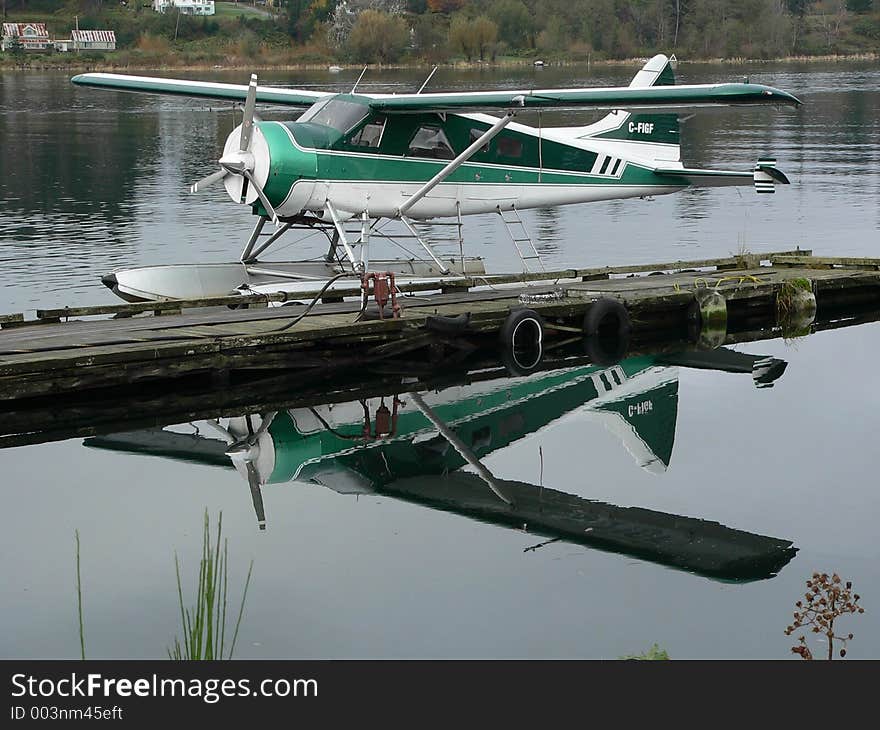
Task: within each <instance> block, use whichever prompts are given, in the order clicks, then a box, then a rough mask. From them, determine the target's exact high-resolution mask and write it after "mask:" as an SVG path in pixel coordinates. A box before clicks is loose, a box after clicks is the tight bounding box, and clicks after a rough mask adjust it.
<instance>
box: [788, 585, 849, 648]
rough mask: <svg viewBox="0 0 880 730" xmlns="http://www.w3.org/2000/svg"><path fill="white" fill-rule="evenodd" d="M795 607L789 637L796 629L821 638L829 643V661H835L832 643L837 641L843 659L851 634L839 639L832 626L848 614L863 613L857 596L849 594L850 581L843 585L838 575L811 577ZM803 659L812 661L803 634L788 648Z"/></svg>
mask: <svg viewBox="0 0 880 730" xmlns="http://www.w3.org/2000/svg"><path fill="white" fill-rule="evenodd" d="M794 605H795V609H796V610H795V612H794V622H793V623H792V624H791V625H790V626H788V628H786V629H785V634H786V636H791V634H793V633H794V632H795V631H796V630H797V629H808V630H809V632H810V633H814V634H821V635H823V636H824V637H825V638H826V639H827V640H828V658H829V659H833V658H834V642H835V641H839V642H840V643H841V644H842V646H841V648H840V652H839V653H840V656H841V657H845V656H846V644H847V642H848V641H849V640H850V639H852V638H853V635H852V634H846V635H845V636H844V635H838V634H836V633H835V632H834V622H835V621H836V620H837V619H838V618H840V617H841V616H843V615H844V614H847V613H864V612H865V609H864V608H862V607H861V606H860V605H859V594H858V593H853V592H852V581H846V583H844V582H843V581H842V580H841V579H840V576H839V575H837V573H834V574H832V575H831V576H829V575H828V573H813V577H812V578H811V579H810V580H808V581H807V592H806V593H804V598H803V600H800V601H798V602H797V603H795V604H794ZM791 650H792V651H793V652H794V653H795V654H799V655H800V656H801V658H802V659H812V658H813V652H811V651H810V648H809V647H808V646H807V639H806V635H805V634H801V636H799V637H798V643H797V644H796V645H795V646H793V647H791Z"/></svg>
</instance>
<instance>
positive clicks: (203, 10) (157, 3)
mask: <svg viewBox="0 0 880 730" xmlns="http://www.w3.org/2000/svg"><path fill="white" fill-rule="evenodd" d="M153 10H155V11H156V12H157V13H166V12H169V11H171V12H174V11H175V10H176V11H178V12H179V13H180V14H181V15H213V14H214V0H153Z"/></svg>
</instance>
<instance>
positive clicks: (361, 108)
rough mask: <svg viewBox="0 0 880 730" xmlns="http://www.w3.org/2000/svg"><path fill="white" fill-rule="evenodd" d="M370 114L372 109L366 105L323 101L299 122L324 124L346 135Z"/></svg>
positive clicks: (329, 100) (330, 100)
mask: <svg viewBox="0 0 880 730" xmlns="http://www.w3.org/2000/svg"><path fill="white" fill-rule="evenodd" d="M369 113H370V108H369V107H368V106H366V105H365V104H358V103H356V102H353V101H343V100H342V99H334V98H331V99H327V100H326V101H325V100H323V99H322V100H321V101H319V102H317V103H315V104H312V106H310V107H309V108H308V109H306V111H305V113H304V114H303V115H302V116H301V117H300V118H299V120H298V121H300V122H311V123H312V124H323V125H325V126H327V127H332V128H333V129H335V130H336V131H338V132H342V133H343V134H344V133H345V132H348V131H349V130H350V129H353V128H354V127H356V126H357V125H358V124H359V123H360V122H361V121H362V120H363V119H364V117H366V116H367V115H368V114H369Z"/></svg>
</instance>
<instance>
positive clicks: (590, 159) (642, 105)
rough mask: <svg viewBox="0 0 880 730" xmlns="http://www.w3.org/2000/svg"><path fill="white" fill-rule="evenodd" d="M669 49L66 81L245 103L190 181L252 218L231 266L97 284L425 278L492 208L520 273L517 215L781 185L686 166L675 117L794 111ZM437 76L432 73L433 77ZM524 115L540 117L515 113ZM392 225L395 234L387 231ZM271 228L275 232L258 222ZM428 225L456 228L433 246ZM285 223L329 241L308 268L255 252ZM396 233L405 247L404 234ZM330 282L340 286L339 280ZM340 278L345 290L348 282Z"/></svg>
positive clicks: (256, 286)
mask: <svg viewBox="0 0 880 730" xmlns="http://www.w3.org/2000/svg"><path fill="white" fill-rule="evenodd" d="M675 65H676V61H675V57H674V56H673V57H667V56H665V55H662V54H661V55H657V56H654V57H653V58H652V59H650V60H649V61H648V62H647V63H645V64H644V66H643V67H642V68H641V70H639V71H638V72H637V73H636V75H635V77H634V78H633V79H632V81H631V83H630V84H629V86H621V87H594V88H556V89H521V90H507V89H505V90H490V91H469V92H458V93H444V92H425V87H426V86H427V84H428V82H429V81H430V80H431V76H429V77H428V78H427V79H426V80H425V82H424V83H423V84H422V86H421V88H419V89H418V90H417V91H415V92H413V93H398V94H387V93H362V92H359V91H358V86H359V84H360V81H361V78H362V77H363V73H362V74H361V78H359V79H358V81H357V82H356V83H355V84H354V86H353V88H352V89H351V91H350V92H349V93H342V94H340V93H332V92H323V91H315V90H308V89H288V88H280V87H275V86H264V85H263V86H261V85H259V84H258V80H257V76H256V75H251V78H250V83H249V84H248V85H239V84H227V83H214V82H202V81H189V80H179V79H164V78H154V77H142V76H130V75H121V74H110V73H85V74H80V75H77V76H74V77H73V78H72V81H73V83H74V84H77V85H80V86H87V87H95V88H100V89H113V90H122V91H130V92H142V93H151V94H171V95H177V96H188V97H194V98H202V99H213V100H226V101H230V102H233V103H237V104H242V105H243V113H242V122H241V124H240V125H238V126H237V127H236V128H235V129H234V130H233V131H232V132H231V133H230V134H229V136H228V138H227V140H226V143H225V146H224V149H223V154H222V156H221V157H220V159H219V160H218V166H217V169H216V170H215V171H213V172H211V173H210V174H209V175H207V176H206V177H204V178H202V179H201V180H199V181H197V182H195V183H194V184H192V186H191V187H190V191H191V192H192V193H198V192H200V191H202V190H204V189H205V188H207V187H208V186H210V185H212V184H217V183H222V184H223V185H224V186H225V188H226V192H227V193H228V195H229V197H230V198H231V199H232V200H233V202H235V203H238V204H242V205H247V206H249V207H250V208H251V210H252V212H253V214H254V215H255V216H256V218H257V220H256V223H255V226H254V228H253V231H252V233H251V235H250V236H249V238H248V239H247V241H246V242H245V245H244V249H243V251H242V253H241V256H240V259H239V261H237V262H234V263H227V264H222V263H221V264H188V265H170V266H150V267H141V268H136V269H127V270H121V271H115V272H112V273H110V274H108V275H106V276H104V277H103V279H102V280H103V282H104V284H105V285H107V286H108V287H109V288H110V289H111V290H112V291H113V292H114V293H116V294H117V295H118V296H120V297H122V298H123V299H126V300H129V301H153V300H163V299H180V298H203V297H209V296H215V295H216V296H225V295H228V294H232V293H235V292H240V293H254V292H260V291H263V292H265V291H271V292H275V291H290V292H293V293H294V294H295V292H296V291H306V290H314V289H315V288H316V284H320V283H322V282H324V283H327V284H332V285H333V286H340V287H342V286H344V285H346V282H343V281H342V278H344V277H347V276H348V277H352V276H353V277H359V276H360V277H364V276H366V275H367V272H368V271H370V270H372V271H383V272H386V271H387V272H391V273H394V274H396V276H397V282H398V283H399V282H401V281H422V282H425V281H428V282H430V281H436V282H437V283H438V288H439V287H440V285H441V284H442V283H443V282H444V281H446V280H448V279H449V278H455V277H459V278H461V277H462V276H479V275H481V274H484V273H485V266H484V264H483V260H482V258H481V257H478V256H465V253H464V241H463V238H462V223H461V221H462V217H464V216H471V215H485V214H496V215H499V216H500V217H501V220H502V221H503V222H504V226H505V227H506V229H507V232H508V234H510V238H511V240H512V243H513V244H514V246H515V248H516V250H517V252H518V255H519V258H520V259H521V261H522V265H523V270H524V271H537V270H540V269H541V268H543V264H542V263H541V261H540V256H539V255H538V253H537V251H536V249H535V246H534V244H533V242H532V240H531V237H530V236H529V234H528V231H527V230H526V227H525V226H524V225H523V222H522V219H521V218H520V216H519V212H520V211H522V210H527V209H530V208H539V207H552V206H561V205H571V204H579V203H588V202H592V201H603V200H612V199H618V198H650V197H653V196H657V195H665V194H669V193H674V192H677V191H680V190H683V189H685V188H688V187H691V186H728V185H746V186H754V188H755V189H756V191H757V192H758V193H772V192H774V190H775V186H776V185H777V184H782V185H785V184H788V182H789V181H788V179H787V178H786V176H785V175H784V174H783V173H782V172H781V171H780V170H779V169H778V168H777V167H776V164H775V160H773V159H770V158H760V159H758V160H757V162H756V164H755V166H754V167H753V168H752V169H750V170H714V169H695V168H690V167H686V166H685V165H684V164H683V162H682V160H681V148H680V133H679V121H680V120H679V115H680V114H691V113H692V112H693V111H695V110H700V109H702V108H711V107H724V106H772V107H783V106H798V105H799V104H800V101H799V100H798V99H797V98H796V97H795V96H793V95H792V94H789V93H787V92H785V91H782V90H780V89H776V88H773V87H770V86H765V85H762V84H753V83H715V84H690V85H676V83H675V73H674V67H675ZM432 74H433V72H432ZM258 104H260V105H272V106H284V107H290V108H292V109H296V110H299V111H301V112H302V113H301V114H299V116H298V117H297V118H296V119H295V120H292V121H264V120H262V119H261V118H260V117H259V116H258V114H257V112H256V109H257V105H258ZM556 110H583V111H592V112H596V111H598V112H600V113H601V112H607V113H606V115H605V116H604V117H602V118H601V119H599V120H598V121H596V122H593V123H591V124H588V125H585V126H566V127H554V126H545V125H544V124H543V122H542V113H543V112H546V111H556ZM525 112H534V113H536V114H537V120H538V121H537V124H536V125H529V124H524V123H521V122H518V121H515V120H516V119H517V117H518V116H519V117H520V118H522V114H523V113H525ZM389 222H395V226H392V228H395V227H396V229H397V230H399V231H400V232H401V233H400V234H394V235H391V234H388V233H387V232H386V228H385V226H386V224H388V223H389ZM267 225H269V226H270V228H269V229H268V230H264V229H266V226H267ZM428 225H451V226H455V227H456V228H453V229H452V230H453V234H452V235H451V236H450V237H449V238H447V239H446V240H447V241H456V240H457V242H458V251H456V252H454V253H452V254H447V255H446V256H445V257H444V255H443V254H442V253H441V252H439V251H438V250H437V249H438V246H437V240H436V238H437V237H436V236H434V238H433V239H432V237H431V236H430V235H429V232H426V228H425V227H426V226H428ZM291 230H299V231H302V230H308V231H310V232H312V233H314V232H316V231H318V232H320V233H323V234H324V235H326V237H327V241H328V246H327V252H326V254H325V255H323V256H321V257H318V258H317V259H312V260H307V261H287V262H272V263H269V262H266V261H264V260H262V258H261V257H263V255H264V254H265V253H266V252H267V250H268V249H269V248H270V247H271V246H273V245H274V244H275V243H276V242H277V241H278V240H280V239H281V238H282V236H284V235H286V234H288V232H290V231H291ZM401 237H403V238H404V239H406V240H404V241H402V240H401ZM377 238H386V239H388V240H391V242H392V243H394V244H395V245H397V246H399V247H400V248H401V249H403V251H405V252H406V256H405V257H402V258H396V259H392V260H380V259H377V258H375V257H372V258H371V254H370V242H371V240H374V239H377ZM337 279H339V281H337ZM347 285H348V286H350V285H351V282H350V281H349V282H348V284H347Z"/></svg>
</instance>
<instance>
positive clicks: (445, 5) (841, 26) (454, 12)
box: [0, 0, 880, 64]
mask: <svg viewBox="0 0 880 730" xmlns="http://www.w3.org/2000/svg"><path fill="white" fill-rule="evenodd" d="M146 1H147V0H126V3H125V5H124V6H123V5H122V3H121V0H0V3H2V4H3V9H4V13H6V11H11V15H10V18H9V19H11V20H15V19H16V18H15V15H17V14H26V15H25V17H28V18H29V19H34V18H35V17H40V15H42V14H44V13H45V14H46V18H47V20H49V21H50V24H51V23H55V24H58V23H62V22H63V23H67V24H68V25H69V20H72V19H73V15H74V14H76V15H77V16H78V19H79V20H78V22H79V27H80V28H112V29H114V30H116V35H117V44H118V47H119V48H122V49H127V48H131V49H136V50H137V51H138V52H140V51H143V49H145V48H147V49H148V48H151V47H153V46H156V45H157V43H159V44H164V45H163V53H164V52H165V51H166V50H167V51H168V52H169V53H174V52H178V53H180V52H183V53H184V54H185V53H186V52H187V49H188V48H189V47H190V46H187V45H186V44H187V43H189V44H190V45H191V46H192V47H193V48H196V45H195V44H196V42H198V43H199V45H198V48H199V49H208V50H205V51H204V53H205V54H206V55H210V54H211V53H214V54H215V55H218V54H219V55H222V54H223V53H224V52H226V53H228V49H229V48H232V47H234V48H235V49H237V50H236V51H235V52H234V54H233V55H235V56H236V58H257V57H260V58H263V59H270V58H273V57H279V58H280V57H281V56H279V54H284V57H285V58H287V59H289V60H296V58H301V59H302V60H308V61H310V62H313V61H318V60H322V61H329V60H333V61H351V62H367V63H383V64H384V63H395V62H399V61H426V62H431V63H444V62H450V61H455V60H466V61H471V62H493V61H498V60H502V59H504V60H507V59H516V58H522V59H529V58H532V59H534V58H542V59H545V60H548V61H573V62H577V61H588V60H594V61H599V60H603V59H623V58H632V57H638V56H649V55H653V54H654V53H657V52H666V53H676V54H677V55H678V56H679V57H680V58H687V59H690V60H697V59H714V58H727V59H730V58H751V59H761V58H781V57H786V56H799V55H805V56H810V55H828V54H843V55H846V54H855V53H869V52H873V53H877V52H878V51H880V0H271V3H270V5H269V7H271V8H272V9H273V11H274V15H273V16H271V17H270V18H268V19H266V18H256V17H250V18H244V17H241V16H239V17H237V18H232V17H229V16H226V17H221V16H220V15H217V16H214V17H212V18H194V17H192V16H176V14H166V15H165V16H161V15H158V14H156V13H154V12H153V11H152V10H151V9H150V8H149V6H148V5H145V4H144V3H146ZM251 1H252V0H242V2H248V3H250V2H251ZM63 14H66V15H69V16H70V17H69V18H67V17H64V18H62V15H63ZM50 30H51V28H50ZM205 39H213V41H214V42H213V46H210V45H206V43H205V42H204V41H205ZM172 42H173V43H174V46H173V47H172V46H169V43H172ZM175 49H177V50H176V51H175ZM273 54H274V55H273Z"/></svg>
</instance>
